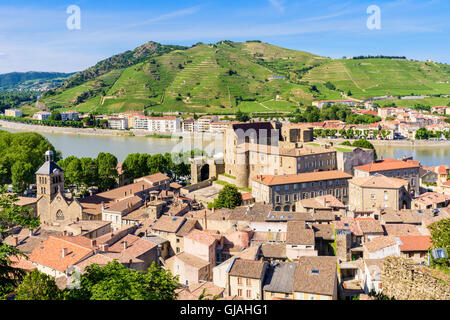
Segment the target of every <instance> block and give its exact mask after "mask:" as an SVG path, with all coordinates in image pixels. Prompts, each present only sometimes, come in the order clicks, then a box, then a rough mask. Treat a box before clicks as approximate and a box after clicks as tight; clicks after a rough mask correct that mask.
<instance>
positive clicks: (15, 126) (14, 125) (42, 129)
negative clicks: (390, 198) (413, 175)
mask: <svg viewBox="0 0 450 320" xmlns="http://www.w3.org/2000/svg"><path fill="white" fill-rule="evenodd" d="M1 128H6V129H11V130H19V131H31V132H38V133H61V134H70V135H87V136H106V137H108V136H109V137H148V138H155V139H163V140H164V139H169V138H176V139H179V137H183V138H194V137H196V138H198V137H199V135H201V136H202V138H203V139H214V138H216V137H217V136H218V135H220V134H218V133H206V132H204V133H197V132H196V133H193V132H183V133H177V134H175V135H173V136H172V135H170V134H167V135H166V134H157V135H154V136H153V135H151V134H149V131H147V130H138V129H131V130H110V129H93V128H71V127H49V126H43V125H33V124H26V123H20V122H12V121H5V120H0V129H1ZM316 141H317V142H333V143H334V144H335V145H338V144H341V143H342V142H344V141H346V139H317V140H316ZM348 141H351V142H353V141H354V140H348ZM370 142H371V143H372V144H373V145H374V146H397V147H433V148H434V147H449V146H450V140H447V141H430V140H414V141H409V140H370Z"/></svg>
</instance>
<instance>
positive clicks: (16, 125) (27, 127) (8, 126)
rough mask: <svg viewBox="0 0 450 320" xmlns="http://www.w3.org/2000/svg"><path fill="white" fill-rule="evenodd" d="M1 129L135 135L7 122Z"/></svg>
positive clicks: (114, 135)
mask: <svg viewBox="0 0 450 320" xmlns="http://www.w3.org/2000/svg"><path fill="white" fill-rule="evenodd" d="M1 128H6V129H11V130H20V131H29V132H39V133H63V134H75V135H88V136H110V137H118V136H119V137H126V136H132V135H133V134H132V133H131V132H130V131H119V130H108V129H94V128H71V127H49V126H43V125H34V124H27V123H20V122H12V121H5V120H0V129H1Z"/></svg>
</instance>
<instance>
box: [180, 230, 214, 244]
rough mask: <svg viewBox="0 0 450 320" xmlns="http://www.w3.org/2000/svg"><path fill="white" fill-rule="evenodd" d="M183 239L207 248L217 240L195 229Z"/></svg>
mask: <svg viewBox="0 0 450 320" xmlns="http://www.w3.org/2000/svg"><path fill="white" fill-rule="evenodd" d="M185 238H187V239H191V240H194V241H196V242H200V243H202V244H204V245H207V246H212V245H213V244H214V243H215V242H216V241H217V240H216V238H215V237H214V236H212V235H211V234H209V233H208V232H204V231H200V230H197V229H194V230H192V231H191V232H189V233H188V234H187V235H186V236H185Z"/></svg>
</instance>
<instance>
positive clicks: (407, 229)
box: [383, 224, 421, 237]
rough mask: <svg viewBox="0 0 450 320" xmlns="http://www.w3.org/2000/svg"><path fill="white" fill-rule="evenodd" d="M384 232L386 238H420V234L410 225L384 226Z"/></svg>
mask: <svg viewBox="0 0 450 320" xmlns="http://www.w3.org/2000/svg"><path fill="white" fill-rule="evenodd" d="M383 227H384V230H385V231H386V234H387V235H388V236H393V237H400V236H420V235H421V233H420V231H419V230H418V229H417V227H416V226H414V225H412V224H385V225H384V226H383Z"/></svg>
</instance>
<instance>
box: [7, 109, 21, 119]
mask: <svg viewBox="0 0 450 320" xmlns="http://www.w3.org/2000/svg"><path fill="white" fill-rule="evenodd" d="M5 116H7V117H15V118H21V117H22V111H21V110H17V109H6V110H5Z"/></svg>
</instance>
